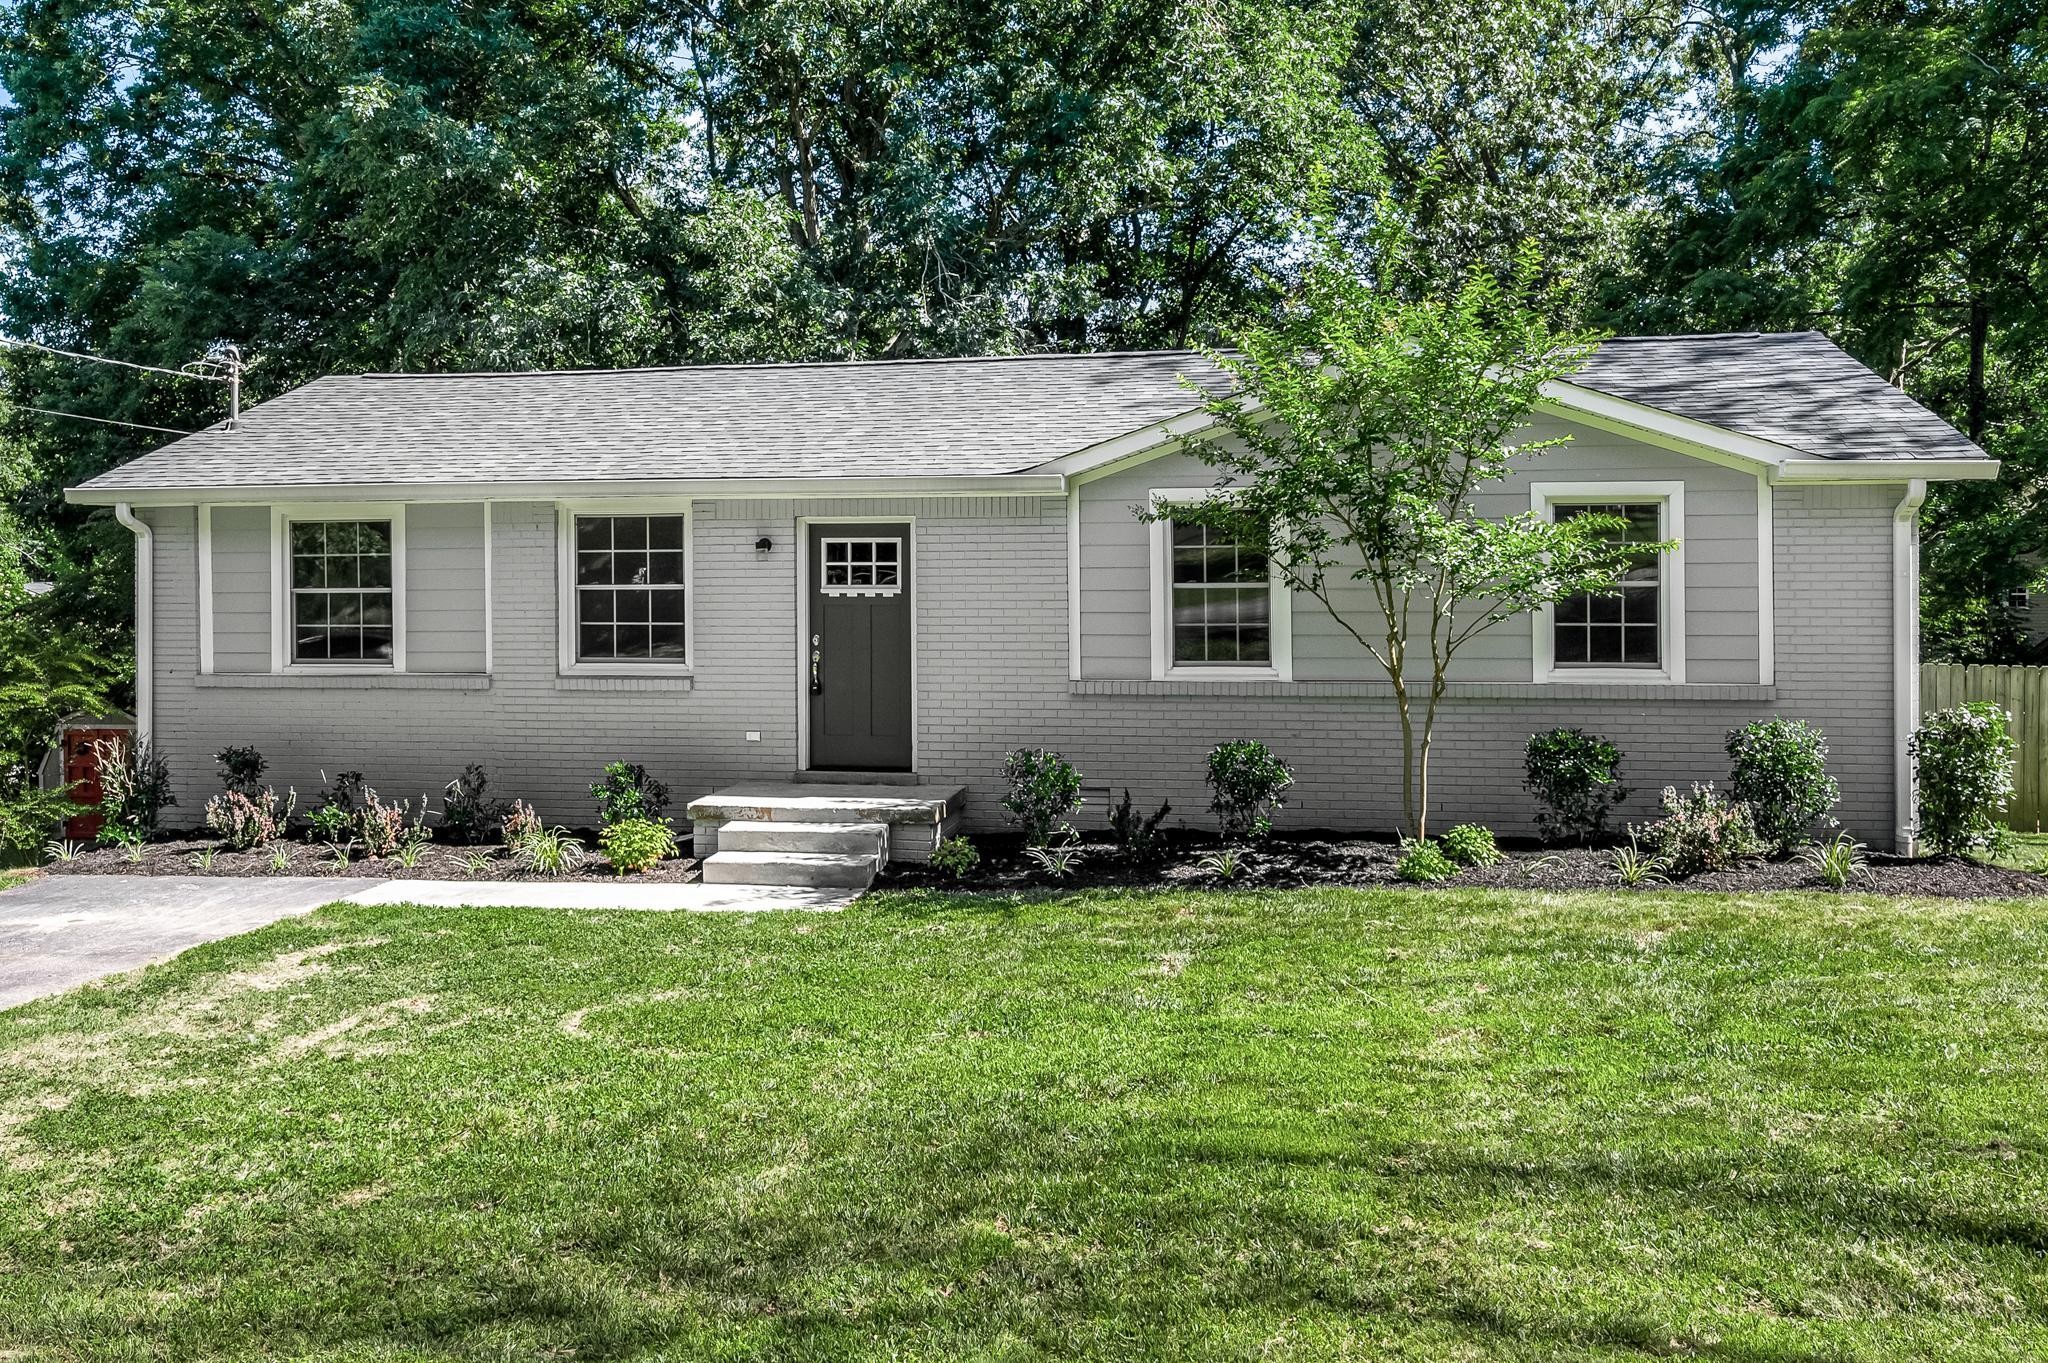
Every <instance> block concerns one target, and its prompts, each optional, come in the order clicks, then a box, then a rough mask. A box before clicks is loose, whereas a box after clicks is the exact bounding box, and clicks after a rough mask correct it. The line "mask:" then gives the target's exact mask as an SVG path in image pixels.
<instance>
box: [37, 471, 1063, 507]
mask: <svg viewBox="0 0 2048 1363" xmlns="http://www.w3.org/2000/svg"><path fill="white" fill-rule="evenodd" d="M1066 495H1067V480H1066V478H1065V477H1064V476H1062V475H1060V474H1056V473H1054V474H1043V473H1003V474H989V475H965V474H963V475H957V476H954V475H942V476H937V477H882V478H653V479H620V480H616V481H614V480H607V479H602V478H582V479H569V480H561V481H556V482H509V481H508V482H502V483H493V482H462V483H448V482H435V483H428V482H421V483H266V484H261V485H257V484H251V485H249V486H247V487H234V486H213V487H196V486H193V487H151V488H144V487H105V488H100V487H94V486H92V485H91V484H89V483H87V484H81V485H80V486H78V487H70V488H66V489H64V500H65V501H67V502H69V503H71V504H72V505H73V506H119V505H121V504H123V503H125V504H127V505H129V506H193V505H196V504H199V503H204V502H212V503H214V504H216V505H220V506H273V505H276V504H278V503H280V502H288V503H294V504H298V503H312V502H329V501H344V502H480V501H484V500H486V499H488V500H490V501H494V502H557V501H579V502H582V501H604V500H605V499H607V498H617V499H620V500H621V501H627V500H634V499H639V498H645V497H691V498H701V499H703V500H706V501H719V500H728V501H730V500H746V501H761V500H768V499H773V500H781V499H785V498H787V499H793V500H807V499H810V500H830V499H834V498H851V497H889V498H895V497H1064V496H1066Z"/></svg>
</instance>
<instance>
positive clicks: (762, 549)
mask: <svg viewBox="0 0 2048 1363" xmlns="http://www.w3.org/2000/svg"><path fill="white" fill-rule="evenodd" d="M774 547H775V541H774V540H771V539H769V538H768V537H767V536H766V535H763V536H761V538H759V539H757V540H755V541H754V552H755V553H757V554H765V553H767V552H768V551H769V550H770V549H773V548H774Z"/></svg>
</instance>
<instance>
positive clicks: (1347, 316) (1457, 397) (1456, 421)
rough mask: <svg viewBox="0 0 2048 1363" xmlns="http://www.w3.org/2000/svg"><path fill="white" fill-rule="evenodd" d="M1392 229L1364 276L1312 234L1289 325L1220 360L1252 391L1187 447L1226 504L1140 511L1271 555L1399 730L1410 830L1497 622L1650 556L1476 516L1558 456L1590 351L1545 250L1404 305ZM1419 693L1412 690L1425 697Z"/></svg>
mask: <svg viewBox="0 0 2048 1363" xmlns="http://www.w3.org/2000/svg"><path fill="white" fill-rule="evenodd" d="M1396 222H1397V219H1395V218H1394V217H1392V216H1391V215H1390V216H1389V218H1388V225H1387V226H1386V227H1385V229H1384V230H1382V231H1380V232H1379V233H1377V234H1376V235H1375V237H1374V239H1373V242H1372V249H1373V252H1374V255H1373V257H1372V259H1373V268H1374V274H1373V275H1372V277H1369V278H1368V277H1365V276H1362V275H1361V274H1360V272H1359V270H1358V265H1357V257H1356V255H1355V253H1354V252H1353V251H1352V250H1351V249H1350V248H1349V246H1347V245H1346V244H1345V243H1344V242H1342V241H1341V240H1340V239H1339V238H1338V236H1337V235H1336V234H1335V233H1334V232H1333V231H1332V230H1330V229H1328V228H1327V227H1325V228H1324V229H1322V230H1320V231H1319V232H1318V233H1317V234H1316V237H1315V240H1314V242H1313V245H1312V248H1311V250H1310V255H1309V261H1308V264H1307V267H1306V269H1305V272H1304V274H1303V277H1302V281H1301V284H1300V286H1299V288H1298V289H1297V290H1296V291H1295V292H1294V294H1293V295H1292V296H1291V297H1290V298H1289V299H1288V301H1287V304H1286V306H1285V307H1284V308H1283V309H1282V310H1281V311H1280V312H1279V314H1278V315H1277V317H1276V318H1275V319H1274V320H1272V321H1268V322H1263V323H1260V324H1257V325H1253V326H1251V327H1248V328H1246V329H1244V330H1242V331H1240V332H1238V333H1237V334H1236V335H1235V336H1234V337H1233V340H1234V343H1235V349H1234V350H1232V351H1229V352H1220V351H1219V352H1216V353H1214V354H1212V355H1211V358H1212V359H1213V360H1214V361H1215V362H1216V363H1217V364H1218V365H1219V366H1220V367H1221V368H1223V369H1224V370H1225V371H1227V372H1228V373H1229V374H1230V375H1231V376H1232V377H1233V378H1234V379H1235V380H1236V381H1237V385H1238V388H1239V390H1240V391H1239V392H1238V393H1236V394H1233V395H1230V396H1225V397H1212V398H1211V399H1210V400H1209V401H1208V402H1207V404H1206V406H1207V409H1208V411H1209V413H1210V414H1211V415H1212V416H1213V417H1215V418H1216V422H1215V425H1214V426H1212V427H1210V428H1209V429H1208V430H1207V431H1205V432H1203V433H1201V434H1200V435H1197V436H1195V437H1193V438H1192V445H1191V448H1192V450H1193V452H1194V453H1195V454H1197V455H1198V456H1199V457H1200V458H1201V459H1202V460H1203V461H1204V462H1205V463H1207V464H1209V465H1211V466H1212V467H1214V468H1215V469H1217V470H1218V471H1219V474H1220V475H1221V476H1222V477H1223V478H1226V479H1228V480H1230V481H1231V482H1232V483H1233V484H1234V486H1233V488H1232V491H1231V492H1230V494H1229V495H1227V496H1218V497H1213V498H1209V499H1206V500H1203V501H1200V502H1196V503H1190V504H1176V505H1173V506H1171V507H1165V508H1154V509H1152V510H1151V511H1148V512H1147V513H1145V514H1147V515H1150V516H1165V515H1170V516H1172V517H1173V518H1174V519H1175V520H1176V521H1184V520H1192V521H1197V522H1200V523H1203V524H1207V525H1211V526H1214V527H1217V528H1219V529H1221V530H1223V531H1224V532H1225V533H1227V534H1229V535H1231V536H1232V537H1233V538H1235V539H1237V540H1239V541H1240V542H1245V543H1254V544H1267V543H1268V542H1269V540H1270V541H1273V542H1272V543H1271V544H1270V557H1269V560H1268V561H1269V564H1270V565H1271V568H1272V570H1273V571H1274V572H1275V573H1276V574H1277V575H1279V576H1280V577H1281V578H1282V579H1283V580H1284V581H1285V582H1286V583H1288V584H1289V585H1290V586H1291V587H1292V588H1293V589H1295V590H1297V591H1301V592H1305V593H1307V594H1308V595H1309V596H1312V597H1314V598H1315V599H1316V600H1317V601H1318V602H1320V603H1321V604H1322V605H1323V607H1324V609H1325V610H1327V611H1328V612H1329V614H1330V617H1331V618H1332V619H1333V620H1334V621H1335V622H1336V623H1337V624H1338V625H1339V626H1340V627H1341V628H1342V629H1343V630H1344V632H1345V633H1346V634H1348V635H1349V636H1350V637H1351V638H1352V639H1353V640H1354V641H1355V642H1356V643H1357V644H1358V645H1359V647H1361V648H1362V649H1364V650H1365V651H1366V652H1367V653H1369V654H1370V655H1371V656H1372V657H1373V659H1374V660H1375V661H1376V662H1377V663H1378V664H1379V665H1380V667H1381V669H1382V670H1383V671H1385V673H1386V675H1387V678H1388V680H1389V682H1390V683H1391V684H1392V686H1393V688H1394V700H1395V708H1396V710H1397V712H1398V714H1399V716H1400V720H1401V742H1402V764H1401V790H1402V808H1403V812H1404V817H1405V819H1406V823H1407V827H1408V830H1409V832H1410V833H1411V834H1413V835H1415V836H1418V837H1419V836H1421V835H1422V834H1423V833H1424V832H1425V831H1426V830H1425V823H1426V819H1427V813H1426V811H1427V810H1428V808H1429V754H1430V748H1431V745H1432V743H1433V741H1434V737H1435V732H1436V722H1437V718H1438V713H1439V706H1440V703H1441V701H1442V698H1443V693H1444V685H1445V673H1446V670H1447V669H1448V668H1449V667H1450V665H1451V663H1452V662H1453V660H1454V659H1455V658H1456V657H1457V655H1458V653H1459V652H1460V651H1461V650H1462V649H1463V648H1464V647H1465V646H1466V645H1468V644H1469V643H1471V641H1472V640H1473V639H1475V638H1477V637H1478V636H1479V635H1481V634H1482V633H1484V632H1485V631H1487V630H1489V629H1491V628H1493V627H1494V626H1496V625H1499V624H1501V623H1503V622H1504V621H1508V620H1513V619H1517V618H1523V619H1526V616H1527V614H1528V612H1530V611H1532V610H1535V609H1538V608H1539V607H1541V606H1543V605H1545V604H1547V603H1549V602H1552V601H1556V600H1559V599H1560V598H1563V597H1568V596H1573V595H1576V594H1578V593H1581V592H1586V591H1601V590H1606V589H1609V588H1611V587H1612V586H1613V585H1614V583H1615V581H1616V580H1617V578H1618V577H1619V576H1620V574H1621V573H1622V572H1623V571H1624V570H1626V569H1627V568H1628V567H1629V566H1630V563H1631V561H1632V559H1633V558H1634V557H1635V556H1636V555H1637V554H1638V553H1639V552H1640V551H1641V550H1642V549H1643V548H1644V546H1641V545H1635V546H1624V545H1623V544H1621V543H1620V542H1619V541H1618V539H1617V532H1618V530H1619V529H1620V528H1621V523H1620V521H1619V519H1618V518H1616V517H1614V516H1610V515H1605V514H1588V515H1583V516H1576V517H1572V518H1569V519H1566V520H1563V521H1556V520H1553V519H1551V518H1550V517H1548V516H1546V515H1542V514H1539V513H1537V512H1534V511H1525V512H1521V513H1518V514H1514V515H1509V516H1505V517H1498V518H1496V517H1490V516H1482V515H1480V514H1479V512H1478V510H1477V509H1476V499H1477V498H1479V497H1480V496H1482V495H1483V494H1485V493H1486V492H1487V491H1488V490H1489V489H1491V488H1492V487H1494V486H1496V485H1497V484H1499V483H1500V482H1501V481H1502V480H1504V479H1505V478H1507V476H1508V472H1509V466H1510V461H1514V462H1515V463H1516V464H1517V466H1520V467H1526V466H1527V465H1528V464H1529V462H1530V461H1532V460H1534V459H1536V458H1537V457H1539V456H1540V455H1542V454H1543V453H1544V452H1546V451H1548V450H1550V449H1553V448H1555V447H1556V446H1558V445H1560V444H1563V443H1565V442H1566V439H1567V437H1563V436H1555V437H1548V436H1540V435H1537V434H1532V433H1531V431H1530V428H1529V427H1528V425H1527V418H1528V414H1529V412H1530V411H1531V409H1532V408H1534V406H1535V405H1536V403H1537V401H1538V399H1539V398H1540V396H1541V393H1542V390H1543V386H1544V385H1545V384H1547V383H1551V382H1555V381H1557V380H1561V379H1564V378H1567V377H1569V376H1570V375H1571V374H1573V373H1575V372H1576V371H1577V370H1578V368H1579V367H1580V366H1581V365H1582V364H1584V362H1585V360H1586V357H1587V356H1588V355H1589V354H1590V353H1591V352H1592V349H1593V346H1594V342H1595V338H1594V337H1593V336H1592V335H1590V334H1588V333H1584V332H1579V331H1574V330H1569V329H1560V328H1558V327H1555V326H1554V325H1552V323H1551V321H1550V320H1549V317H1548V311H1549V309H1550V307H1551V305H1552V304H1553V303H1554V302H1555V299H1554V298H1552V297H1550V296H1548V295H1547V293H1546V287H1545V286H1544V284H1543V283H1542V280H1543V277H1544V270H1543V265H1542V262H1541V261H1540V260H1539V259H1538V258H1537V257H1536V256H1535V255H1534V254H1533V253H1526V252H1525V253H1524V254H1523V255H1522V256H1520V257H1519V258H1518V261H1517V264H1516V270H1515V273H1514V275H1513V276H1512V277H1510V278H1508V279H1507V280H1505V281H1503V280H1501V279H1498V278H1496V277H1495V276H1494V275H1493V274H1491V273H1488V272H1487V271H1485V270H1483V269H1481V270H1475V271H1474V272H1472V273H1470V274H1468V275H1467V276H1466V277H1465V278H1464V279H1463V280H1462V281H1460V282H1458V283H1456V284H1455V285H1454V286H1449V285H1446V286H1438V287H1433V288H1429V289H1426V290H1425V291H1423V292H1422V293H1421V294H1420V295H1419V296H1414V295H1411V294H1410V293H1409V292H1408V291H1407V289H1406V288H1405V287H1404V286H1405V285H1406V284H1407V283H1408V282H1409V281H1410V279H1411V278H1412V276H1413V274H1414V271H1413V269H1412V268H1411V262H1412V260H1413V243H1412V242H1411V241H1409V240H1406V239H1404V238H1403V237H1402V236H1401V235H1400V233H1399V231H1398V230H1397V227H1396V226H1395V225H1394V224H1395V223H1396ZM1247 399H1249V400H1247ZM1273 527H1284V534H1281V535H1279V536H1277V537H1276V536H1275V535H1274V534H1273V533H1272V530H1273ZM1651 547H1654V548H1657V549H1660V550H1661V549H1666V548H1669V547H1670V546H1668V545H1657V546H1651ZM1361 583H1362V584H1364V587H1365V588H1366V590H1364V591H1363V592H1361V591H1359V590H1357V586H1358V584H1361ZM1360 602H1369V603H1370V604H1369V605H1361V604H1360ZM1417 678H1426V681H1423V682H1418V681H1417ZM1412 685H1420V686H1421V690H1422V694H1421V696H1420V697H1419V698H1416V699H1414V700H1413V701H1411V694H1410V692H1411V686H1412ZM1418 706H1419V710H1420V712H1419V714H1418V712H1417V707H1418Z"/></svg>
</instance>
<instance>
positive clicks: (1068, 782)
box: [1003, 748, 1081, 847]
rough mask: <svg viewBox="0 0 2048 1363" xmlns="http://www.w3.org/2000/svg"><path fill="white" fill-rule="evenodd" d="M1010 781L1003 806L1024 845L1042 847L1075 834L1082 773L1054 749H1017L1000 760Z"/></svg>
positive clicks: (1068, 838) (1066, 839) (1070, 838)
mask: <svg viewBox="0 0 2048 1363" xmlns="http://www.w3.org/2000/svg"><path fill="white" fill-rule="evenodd" d="M1003 776H1004V779H1006V780H1007V781H1009V783H1010V792H1009V794H1007V795H1005V796H1004V797H1003V808H1004V809H1006V810H1008V811H1009V814H1010V818H1011V820H1012V821H1014V822H1015V823H1016V825H1017V827H1019V828H1021V829H1022V830H1024V844H1025V846H1027V847H1045V846H1048V845H1050V844H1051V843H1053V842H1054V841H1060V842H1068V841H1071V840H1072V839H1073V838H1074V837H1075V836H1077V835H1076V834H1075V832H1074V823H1073V819H1074V816H1075V815H1076V814H1078V813H1080V812H1081V773H1080V772H1078V771H1075V770H1074V764H1073V763H1071V762H1069V761H1067V759H1066V758H1064V757H1061V756H1060V755H1059V754H1058V753H1056V752H1048V751H1046V750H1044V749H1042V748H1018V749H1016V750H1015V751H1014V752H1012V753H1010V755H1009V756H1007V757H1005V758H1004V759H1003Z"/></svg>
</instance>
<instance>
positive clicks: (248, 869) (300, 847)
mask: <svg viewBox="0 0 2048 1363" xmlns="http://www.w3.org/2000/svg"><path fill="white" fill-rule="evenodd" d="M582 842H583V845H584V846H585V847H586V848H588V849H589V851H590V859H589V860H588V861H586V862H584V863H583V865H582V866H581V867H580V868H579V869H578V870H576V871H574V872H572V873H570V874H568V875H561V876H553V877H548V876H537V875H534V874H533V873H532V872H530V871H522V870H520V869H519V867H518V866H517V865H515V864H514V863H513V861H512V858H511V857H510V856H508V855H507V854H506V852H505V849H504V847H503V846H501V845H497V844H492V845H488V846H478V847H453V846H444V845H442V844H439V843H429V844H427V846H426V847H425V848H424V849H423V850H422V852H421V854H420V862H419V865H417V866H401V865H399V864H398V862H397V861H396V860H394V859H393V858H391V857H381V858H374V859H373V858H368V857H364V856H361V855H357V856H355V857H353V858H352V859H351V860H350V861H349V864H348V865H347V866H345V867H344V866H339V865H336V864H335V861H334V858H333V856H332V854H331V853H329V852H328V850H327V846H326V844H324V843H305V842H280V843H272V844H271V845H270V846H269V847H262V848H258V849H256V850H254V851H250V852H230V851H229V850H227V849H226V848H225V847H222V846H221V845H220V844H219V843H218V842H215V841H212V840H211V839H202V838H185V837H174V838H168V839H166V840H164V841H162V842H152V843H145V844H144V845H143V848H142V860H141V861H139V862H131V861H129V860H128V857H127V854H126V853H124V852H123V851H122V850H121V849H120V848H118V847H95V848H93V849H92V850H91V851H89V852H82V853H80V854H79V855H78V856H77V857H76V858H74V859H73V860H71V861H57V862H52V863H51V864H50V865H49V867H47V868H46V869H48V870H49V872H50V873H51V874H52V875H87V876H90V875H127V876H133V875H142V876H199V875H206V876H359V877H365V878H368V879H373V880H548V879H553V880H616V879H617V878H618V876H617V874H616V873H615V872H614V871H613V870H612V866H611V863H610V862H608V861H606V860H605V859H604V854H603V853H602V852H600V851H598V850H597V839H596V838H595V837H585V838H583V839H582ZM279 849H282V850H283V851H284V852H285V853H286V854H287V855H288V857H289V862H288V864H287V865H285V866H283V867H278V866H276V865H274V864H273V863H272V859H271V858H272V853H273V852H275V851H277V850H279ZM209 850H211V851H212V852H213V859H212V861H211V862H210V863H207V864H205V865H204V866H203V867H202V866H198V865H194V864H193V858H195V857H200V858H203V857H204V856H205V854H206V853H207V851H209ZM475 853H483V854H485V855H487V856H488V857H489V861H488V862H487V863H485V864H483V865H481V866H480V867H479V868H478V869H476V870H471V869H470V867H469V858H470V857H471V855H472V854H475ZM632 878H633V879H634V880H636V881H650V880H651V881H667V882H670V883H675V884H680V883H683V882H687V881H692V880H695V879H696V878H697V863H696V861H695V860H694V859H692V858H690V857H672V858H670V859H669V860H667V861H664V862H661V863H659V864H658V865H656V866H653V867H651V868H649V869H648V870H646V871H643V872H639V873H637V874H635V875H634V876H633V877H632Z"/></svg>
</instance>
